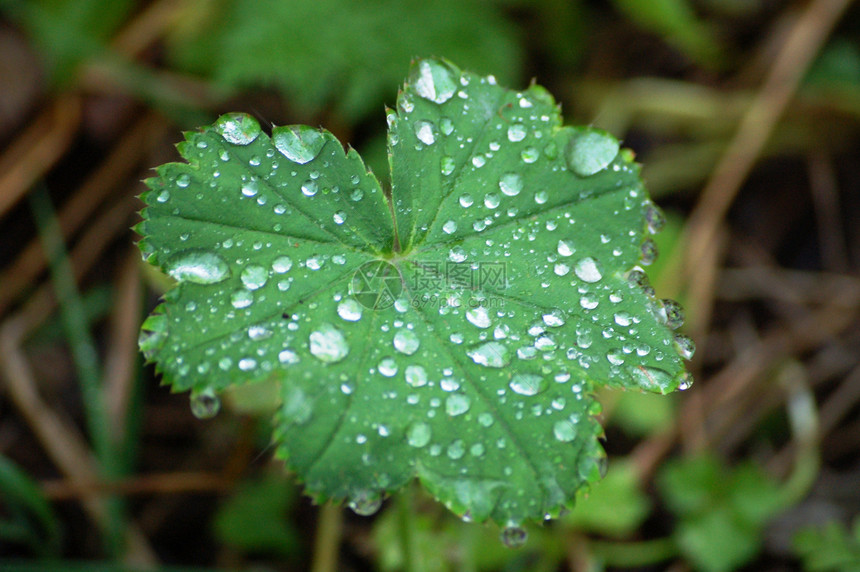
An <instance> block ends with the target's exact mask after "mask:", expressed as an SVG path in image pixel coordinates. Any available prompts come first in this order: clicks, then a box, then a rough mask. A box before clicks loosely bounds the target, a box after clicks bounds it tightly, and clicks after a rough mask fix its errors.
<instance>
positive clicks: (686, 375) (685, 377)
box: [678, 371, 693, 391]
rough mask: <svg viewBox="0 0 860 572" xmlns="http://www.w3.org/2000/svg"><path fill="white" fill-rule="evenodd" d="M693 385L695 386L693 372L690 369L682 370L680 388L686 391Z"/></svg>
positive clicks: (679, 377)
mask: <svg viewBox="0 0 860 572" xmlns="http://www.w3.org/2000/svg"><path fill="white" fill-rule="evenodd" d="M691 387H693V374H691V373H690V372H688V371H683V372H681V375H679V376H678V389H679V390H680V391H685V390H687V389H690V388H691Z"/></svg>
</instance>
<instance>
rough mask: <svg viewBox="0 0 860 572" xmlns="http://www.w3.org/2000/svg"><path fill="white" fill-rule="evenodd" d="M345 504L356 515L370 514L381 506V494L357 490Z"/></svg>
mask: <svg viewBox="0 0 860 572" xmlns="http://www.w3.org/2000/svg"><path fill="white" fill-rule="evenodd" d="M347 506H349V508H351V509H352V512H354V513H355V514H357V515H360V516H371V515H373V514H376V513H377V512H378V511H379V509H380V507H382V496H381V495H380V494H379V493H375V492H372V491H358V492H357V493H355V494H354V495H352V497H351V498H350V499H349V502H348V503H347Z"/></svg>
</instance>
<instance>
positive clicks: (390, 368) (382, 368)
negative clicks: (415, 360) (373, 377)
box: [377, 357, 397, 377]
mask: <svg viewBox="0 0 860 572" xmlns="http://www.w3.org/2000/svg"><path fill="white" fill-rule="evenodd" d="M377 369H378V370H379V373H381V374H382V375H384V376H385V377H394V376H395V375H397V362H396V361H394V359H393V358H390V357H386V358H382V360H381V361H380V362H379V365H378V366H377Z"/></svg>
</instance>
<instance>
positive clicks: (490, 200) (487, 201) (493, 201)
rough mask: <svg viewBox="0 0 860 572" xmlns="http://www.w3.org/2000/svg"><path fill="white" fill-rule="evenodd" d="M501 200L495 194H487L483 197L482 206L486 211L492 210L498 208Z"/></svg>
mask: <svg viewBox="0 0 860 572" xmlns="http://www.w3.org/2000/svg"><path fill="white" fill-rule="evenodd" d="M500 201H501V198H500V197H499V195H498V194H497V193H487V195H486V196H485V197H484V206H485V207H487V208H488V209H494V208H496V207H498V206H499V202H500Z"/></svg>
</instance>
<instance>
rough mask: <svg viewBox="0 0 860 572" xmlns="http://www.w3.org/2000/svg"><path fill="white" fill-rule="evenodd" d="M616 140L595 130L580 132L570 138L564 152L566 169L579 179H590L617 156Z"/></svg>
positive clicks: (618, 146)
mask: <svg viewBox="0 0 860 572" xmlns="http://www.w3.org/2000/svg"><path fill="white" fill-rule="evenodd" d="M619 149H620V145H619V144H618V140H617V139H615V137H613V136H612V135H610V134H609V133H606V132H605V131H600V130H597V129H588V130H582V131H579V132H578V133H576V134H575V135H574V136H573V137H571V139H570V141H569V142H568V144H567V149H566V150H565V160H566V162H567V167H568V168H569V169H570V170H571V171H573V172H574V173H576V174H577V175H579V176H580V177H590V176H591V175H594V174H596V173H599V172H600V171H602V170H604V169H605V168H606V167H608V166H609V164H610V163H612V161H613V160H614V159H615V157H616V156H617V155H618V151H619Z"/></svg>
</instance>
